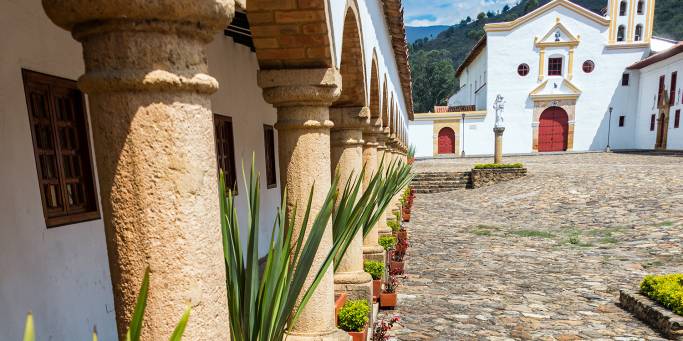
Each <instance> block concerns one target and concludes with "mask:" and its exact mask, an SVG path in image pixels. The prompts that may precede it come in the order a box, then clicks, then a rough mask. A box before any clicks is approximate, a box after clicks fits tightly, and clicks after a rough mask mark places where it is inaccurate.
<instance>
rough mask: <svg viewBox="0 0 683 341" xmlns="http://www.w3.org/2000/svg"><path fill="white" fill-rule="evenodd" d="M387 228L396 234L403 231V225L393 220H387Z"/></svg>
mask: <svg viewBox="0 0 683 341" xmlns="http://www.w3.org/2000/svg"><path fill="white" fill-rule="evenodd" d="M387 226H389V228H390V229H391V230H392V231H394V232H398V231H399V230H400V229H401V223H399V222H398V221H396V220H393V219H392V220H387Z"/></svg>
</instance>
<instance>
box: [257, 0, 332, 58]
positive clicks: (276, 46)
mask: <svg viewBox="0 0 683 341" xmlns="http://www.w3.org/2000/svg"><path fill="white" fill-rule="evenodd" d="M277 3H278V4H277V6H274V2H273V1H272V0H249V2H248V4H247V18H248V19H249V25H250V29H251V32H252V36H253V39H254V47H255V48H256V57H257V59H258V62H259V66H260V68H261V69H262V70H264V69H283V68H284V69H287V68H332V67H334V66H335V60H334V54H333V53H332V42H331V34H330V31H331V29H330V26H329V23H330V20H328V14H327V13H329V12H330V11H329V9H328V8H327V1H325V0H307V1H282V2H279V1H278V2H277Z"/></svg>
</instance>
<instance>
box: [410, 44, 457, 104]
mask: <svg viewBox="0 0 683 341" xmlns="http://www.w3.org/2000/svg"><path fill="white" fill-rule="evenodd" d="M410 65H411V68H412V76H413V102H414V103H415V111H416V112H428V111H432V110H434V106H435V105H443V104H445V103H446V101H447V99H448V97H449V96H450V95H452V94H453V92H455V86H456V83H455V68H454V67H453V64H452V62H451V60H450V57H449V52H448V51H447V50H432V51H424V50H419V51H417V53H413V54H411V56H410Z"/></svg>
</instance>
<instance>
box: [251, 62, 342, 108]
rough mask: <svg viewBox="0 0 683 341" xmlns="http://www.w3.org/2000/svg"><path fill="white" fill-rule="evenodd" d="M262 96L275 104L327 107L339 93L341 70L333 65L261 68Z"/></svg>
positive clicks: (259, 80)
mask: <svg viewBox="0 0 683 341" xmlns="http://www.w3.org/2000/svg"><path fill="white" fill-rule="evenodd" d="M258 84H259V86H260V87H261V88H262V89H263V98H264V99H265V100H266V101H267V102H268V103H270V104H272V105H274V106H276V107H278V108H286V107H306V106H312V107H329V106H331V105H332V103H334V101H335V100H336V99H337V98H338V97H339V95H340V94H341V84H342V79H341V74H340V73H339V71H338V70H336V69H332V68H322V69H277V70H260V71H259V73H258Z"/></svg>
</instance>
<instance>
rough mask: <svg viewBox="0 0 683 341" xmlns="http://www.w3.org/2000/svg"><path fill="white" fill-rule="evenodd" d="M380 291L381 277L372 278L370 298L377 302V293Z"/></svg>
mask: <svg viewBox="0 0 683 341" xmlns="http://www.w3.org/2000/svg"><path fill="white" fill-rule="evenodd" d="M381 292H382V279H381V278H380V279H373V280H372V300H373V301H374V302H377V301H378V300H379V294H380V293H381Z"/></svg>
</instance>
